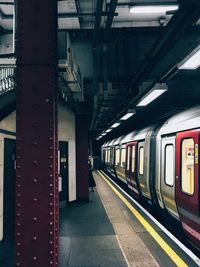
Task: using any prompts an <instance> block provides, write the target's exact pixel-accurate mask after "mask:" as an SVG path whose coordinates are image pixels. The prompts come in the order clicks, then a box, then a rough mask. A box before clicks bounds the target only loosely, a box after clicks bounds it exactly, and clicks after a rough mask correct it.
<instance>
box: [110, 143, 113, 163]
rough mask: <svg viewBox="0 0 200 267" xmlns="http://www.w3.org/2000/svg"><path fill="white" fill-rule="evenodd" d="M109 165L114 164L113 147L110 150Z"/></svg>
mask: <svg viewBox="0 0 200 267" xmlns="http://www.w3.org/2000/svg"><path fill="white" fill-rule="evenodd" d="M110 163H111V164H112V165H113V164H114V150H113V147H112V148H111V149H110Z"/></svg>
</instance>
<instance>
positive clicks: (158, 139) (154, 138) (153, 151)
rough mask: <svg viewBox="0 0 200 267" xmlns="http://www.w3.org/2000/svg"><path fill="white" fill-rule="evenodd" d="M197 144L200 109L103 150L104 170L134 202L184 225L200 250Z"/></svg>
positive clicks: (134, 134) (189, 237) (118, 141)
mask: <svg viewBox="0 0 200 267" xmlns="http://www.w3.org/2000/svg"><path fill="white" fill-rule="evenodd" d="M199 140H200V106H196V107H193V108H191V109H189V110H187V111H183V112H181V113H178V114H176V115H174V116H172V117H171V118H169V119H168V120H167V121H166V122H165V123H164V124H162V125H153V126H150V127H148V128H145V129H142V130H139V131H134V132H131V133H129V134H128V135H125V136H120V137H119V138H116V139H114V140H111V141H109V142H107V143H105V144H103V146H102V147H101V161H102V164H103V166H104V168H105V169H106V170H107V171H108V172H110V173H111V174H112V175H113V176H114V177H115V178H116V179H120V180H121V181H123V182H124V183H125V184H126V185H127V187H128V188H129V191H130V193H131V194H132V195H133V196H134V197H135V198H137V199H140V200H145V201H146V202H149V203H151V204H152V205H154V206H155V208H156V209H157V210H159V211H160V212H161V213H164V214H166V215H167V216H172V217H171V218H175V219H176V220H177V221H178V222H180V223H181V225H182V228H183V231H184V233H185V235H186V236H187V238H188V240H189V241H190V242H191V243H193V244H194V245H195V246H197V247H198V248H200V182H199ZM168 218H170V217H168ZM174 221H175V220H174Z"/></svg>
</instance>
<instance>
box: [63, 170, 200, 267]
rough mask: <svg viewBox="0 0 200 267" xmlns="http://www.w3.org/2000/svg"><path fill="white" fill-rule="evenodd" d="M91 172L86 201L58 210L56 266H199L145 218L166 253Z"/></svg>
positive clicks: (105, 184)
mask: <svg viewBox="0 0 200 267" xmlns="http://www.w3.org/2000/svg"><path fill="white" fill-rule="evenodd" d="M93 174H94V177H95V180H96V184H97V188H96V191H95V192H90V201H89V203H85V204H76V205H74V206H70V207H66V208H62V209H61V210H60V261H59V262H60V265H59V266H60V267H103V266H104V267H121V266H128V267H157V266H162V267H172V266H180V267H187V266H189V267H195V266H199V265H198V264H196V263H194V261H193V260H192V259H190V257H188V255H186V254H185V253H184V251H182V250H181V249H180V248H179V247H178V246H177V245H176V243H175V242H173V241H172V240H170V238H168V237H167V236H166V235H165V233H164V232H163V231H162V230H161V229H160V228H159V227H158V226H156V225H155V224H154V223H153V222H149V223H151V225H152V226H153V228H154V230H155V232H156V233H157V234H158V235H159V236H160V237H161V238H162V239H163V240H165V242H166V243H167V245H168V246H169V248H167V249H168V251H167V252H168V253H166V251H165V250H164V249H163V248H162V245H159V244H158V243H157V242H156V241H155V239H154V238H153V237H152V236H151V234H149V232H148V231H147V230H146V229H145V227H144V226H143V225H142V224H141V222H140V220H138V219H137V218H136V217H135V216H134V214H133V213H132V212H131V211H130V209H129V208H128V207H127V205H125V203H124V202H123V201H122V200H121V199H120V198H119V197H118V196H117V195H116V193H115V192H113V190H112V189H111V188H110V186H109V185H108V184H107V183H106V182H105V181H104V179H102V177H101V176H100V175H99V173H97V172H94V173H93ZM135 209H137V207H135ZM138 212H140V211H139V210H138ZM142 213H143V212H142V211H141V215H142V216H144V218H145V220H148V218H147V217H146V216H145V214H142ZM170 253H171V254H174V255H173V259H172V258H171V257H170V256H171V255H170ZM169 255H170V256H169Z"/></svg>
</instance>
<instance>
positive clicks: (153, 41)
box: [0, 0, 200, 142]
mask: <svg viewBox="0 0 200 267" xmlns="http://www.w3.org/2000/svg"><path fill="white" fill-rule="evenodd" d="M166 4H168V5H178V6H179V8H178V10H176V11H169V12H167V13H165V12H160V13H149V14H148V13H142V14H132V13H130V8H131V7H133V6H138V5H166ZM13 7H14V0H9V1H6V0H0V33H1V34H5V33H9V32H12V30H13ZM62 31H63V32H69V34H70V37H71V39H72V42H77V41H79V42H83V43H84V42H87V43H88V42H89V43H90V44H91V46H90V47H91V60H92V66H93V73H92V74H88V75H87V77H83V87H84V94H85V96H84V98H85V107H86V109H87V111H88V112H89V113H90V116H91V124H90V130H91V133H92V135H93V137H94V139H96V138H97V137H98V136H99V135H100V134H101V133H102V132H103V131H105V130H107V129H108V128H109V127H110V126H111V125H112V124H113V123H114V122H116V121H118V120H119V119H120V118H121V117H122V116H123V115H124V114H126V112H127V110H128V109H135V110H136V114H135V115H134V116H132V117H131V118H130V119H128V120H127V121H124V122H123V123H121V124H120V126H118V127H117V128H116V129H114V130H112V131H111V132H110V133H108V134H106V135H105V136H104V137H103V138H101V139H100V141H99V142H104V141H106V140H107V139H110V138H113V137H115V136H117V135H119V134H121V133H122V132H123V133H126V132H129V131H130V130H133V129H137V128H141V127H144V126H146V125H149V124H152V123H157V122H160V121H162V120H166V119H167V118H168V117H169V116H171V115H172V114H174V113H176V112H178V111H180V110H183V109H186V108H188V107H190V106H193V105H196V104H199V99H200V70H199V69H198V68H197V69H196V70H181V69H179V68H178V65H179V64H180V62H182V61H183V60H184V58H185V57H186V56H187V55H189V54H190V53H191V52H192V51H193V49H195V48H196V47H198V46H199V45H200V1H199V0H190V1H188V0H179V1H178V0H168V1H165V0H154V1H153V0H96V1H95V0H63V1H58V32H62ZM84 64H87V62H85V63H84ZM90 76H91V77H90ZM155 84H165V85H166V86H167V88H168V90H167V91H166V92H165V93H164V94H163V95H162V96H160V97H159V98H157V99H156V100H155V101H153V102H152V103H151V104H149V105H147V106H146V107H137V103H138V101H139V100H140V99H141V98H142V97H143V96H144V95H145V94H147V92H148V91H150V90H151V89H152V88H153V86H154V85H155ZM83 107H84V104H83ZM88 107H89V108H88Z"/></svg>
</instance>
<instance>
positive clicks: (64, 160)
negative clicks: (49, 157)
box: [59, 141, 69, 202]
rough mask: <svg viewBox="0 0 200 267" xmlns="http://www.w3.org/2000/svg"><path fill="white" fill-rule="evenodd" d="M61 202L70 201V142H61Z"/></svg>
mask: <svg viewBox="0 0 200 267" xmlns="http://www.w3.org/2000/svg"><path fill="white" fill-rule="evenodd" d="M59 201H66V202H68V201H69V179H68V142H66V141H60V142H59Z"/></svg>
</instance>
